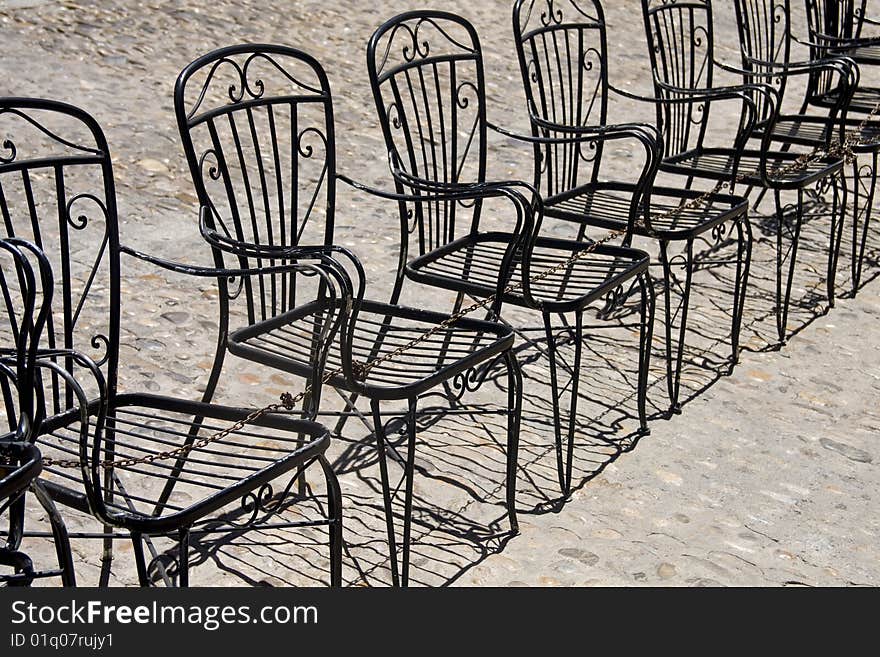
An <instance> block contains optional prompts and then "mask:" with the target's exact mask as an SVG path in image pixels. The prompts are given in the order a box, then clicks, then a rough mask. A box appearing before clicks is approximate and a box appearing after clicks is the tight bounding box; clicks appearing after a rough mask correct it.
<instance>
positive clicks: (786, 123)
mask: <svg viewBox="0 0 880 657" xmlns="http://www.w3.org/2000/svg"><path fill="white" fill-rule="evenodd" d="M827 125H828V120H827V119H825V118H823V117H821V116H802V115H794V116H781V117H780V118H779V120H778V121H777V122H776V124H775V125H774V126H773V135H772V139H773V140H774V141H780V142H789V143H792V144H798V145H801V146H812V147H815V146H822V145H823V144H824V143H825V128H826V126H827ZM833 130H834V136H836V135H837V134H838V132H839V130H840V122H839V121H838V122H836V123H835V125H834V128H833ZM846 131H847V132H848V133H849V132H855V133H857V135H858V139H859V141H860V142H861V145H859V146H856V147H855V148H854V149H853V150H854V151H855V152H857V153H870V152H873V151H875V150H877V149H880V122H878V121H868V122H867V123H865V124H864V125H863V122H862V120H861V119H847V120H846ZM763 135H764V130H763V129H761V128H758V129H757V130H755V136H756V137H762V136H763Z"/></svg>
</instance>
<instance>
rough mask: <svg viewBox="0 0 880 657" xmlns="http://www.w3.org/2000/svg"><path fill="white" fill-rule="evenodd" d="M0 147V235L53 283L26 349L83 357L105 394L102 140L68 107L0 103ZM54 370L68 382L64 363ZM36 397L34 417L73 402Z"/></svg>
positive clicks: (114, 229) (110, 246)
mask: <svg viewBox="0 0 880 657" xmlns="http://www.w3.org/2000/svg"><path fill="white" fill-rule="evenodd" d="M0 138H2V139H3V142H2V146H3V148H4V149H5V150H4V152H3V153H2V154H0V217H2V223H3V233H2V234H3V236H4V237H7V238H13V237H14V238H21V239H23V240H27V241H28V242H32V243H33V244H34V245H36V247H38V248H39V249H40V250H41V251H42V252H43V253H44V254H45V258H46V259H47V262H48V264H49V265H50V266H51V271H53V272H54V273H55V278H56V279H57V284H56V285H55V290H54V294H51V295H50V294H43V297H42V300H38V301H37V302H35V303H36V307H40V304H41V303H42V304H48V307H47V308H46V309H45V310H44V311H43V312H44V316H45V317H44V324H45V326H39V325H38V323H37V324H34V325H33V326H34V328H35V329H36V330H37V334H39V332H40V331H42V335H41V337H40V339H39V345H37V342H36V340H33V341H32V343H31V344H32V346H33V347H34V348H35V347H37V346H39V347H40V348H48V349H76V350H78V351H80V352H81V353H83V354H85V355H87V356H90V357H91V358H92V359H93V360H94V361H96V362H97V363H98V364H99V365H100V366H101V367H102V368H103V370H104V376H105V379H106V381H107V384H108V391H109V393H110V394H115V390H116V373H117V366H118V359H119V300H120V292H119V285H120V280H119V250H118V247H119V239H118V237H119V236H118V222H117V211H116V195H115V189H114V184H113V171H112V167H111V164H110V154H109V151H108V148H107V142H106V139H105V137H104V134H103V132H102V131H101V129H100V127H99V126H98V124H97V123H96V122H95V120H94V119H93V118H92V117H91V116H89V115H88V114H87V113H86V112H84V111H82V110H80V109H78V108H76V107H73V106H71V105H67V104H65V103H60V102H55V101H49V100H43V99H33V98H0ZM41 275H44V274H41ZM8 280H9V278H8V276H7V281H8ZM50 282H51V279H50ZM50 287H51V285H50ZM43 292H44V293H45V292H47V290H43ZM8 319H9V318H8V317H7V320H8ZM4 340H5V338H4ZM59 362H60V363H61V364H62V365H63V367H64V369H65V370H67V371H68V372H70V373H71V374H73V373H74V369H75V368H76V365H75V363H74V362H73V360H71V359H68V358H61V359H59ZM41 392H42V393H43V394H44V395H45V397H44V399H43V400H42V401H41V400H40V399H38V400H37V403H38V404H40V403H42V404H44V407H43V408H36V409H34V412H35V413H36V414H37V415H39V414H40V413H41V412H43V413H45V414H46V415H52V414H55V413H59V412H61V411H63V410H65V409H67V408H69V407H70V406H71V405H72V403H73V394H72V391H71V390H70V389H69V388H68V387H67V386H66V384H65V383H64V381H63V380H62V379H59V378H58V377H51V378H50V379H49V380H47V381H44V382H43V385H42V390H41ZM23 403H24V400H23Z"/></svg>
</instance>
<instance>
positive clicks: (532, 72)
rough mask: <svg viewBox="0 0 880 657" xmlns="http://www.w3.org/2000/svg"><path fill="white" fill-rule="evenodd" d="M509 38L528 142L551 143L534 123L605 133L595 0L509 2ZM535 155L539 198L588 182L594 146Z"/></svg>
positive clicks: (558, 147)
mask: <svg viewBox="0 0 880 657" xmlns="http://www.w3.org/2000/svg"><path fill="white" fill-rule="evenodd" d="M513 34H514V41H515V42H516V50H517V55H518V57H519V62H520V72H521V73H522V78H523V88H524V89H525V93H526V102H527V104H528V108H529V114H530V119H531V124H532V132H533V134H534V135H535V136H536V137H538V136H540V137H555V136H558V135H555V134H551V133H550V132H549V131H547V130H544V129H541V127H540V126H539V125H538V122H539V121H543V122H547V123H554V124H557V125H564V126H571V127H598V126H603V125H607V123H608V47H607V38H606V26H605V14H604V11H603V9H602V5H601V4H600V3H599V2H598V0H559V1H558V0H517V2H515V3H514V6H513ZM536 118H537V119H538V121H536V120H535V119H536ZM535 149H536V153H535V154H536V156H537V157H538V158H540V162H541V168H540V171H539V172H538V174H537V175H538V176H540V178H541V181H543V185H542V187H541V190H542V192H543V194H544V196H546V197H552V196H554V195H556V194H561V193H564V192H567V191H569V190H571V189H574V188H576V187H578V186H579V185H581V184H584V183H585V182H595V181H596V178H597V176H598V174H599V169H600V165H601V160H602V150H603V142H602V141H590V142H578V141H568V142H561V143H560V142H555V143H554V142H548V143H546V144H543V145H541V144H536V146H535ZM537 182H540V181H536V183H537Z"/></svg>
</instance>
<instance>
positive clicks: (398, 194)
mask: <svg viewBox="0 0 880 657" xmlns="http://www.w3.org/2000/svg"><path fill="white" fill-rule="evenodd" d="M397 161H398V160H397V158H396V157H395V155H394V153H389V165H390V168H391V173H392V176H393V177H394V181H395V183H396V184H397V186H398V187H397V189H398V191H395V192H390V191H386V190H380V189H376V188H374V187H370V186H369V185H365V184H363V183H361V182H358V181H356V180H353V179H352V178H350V177H348V176H345V175H343V174H337V178H338V179H339V180H341V181H342V182H344V183H346V184H348V185H350V186H351V187H353V188H354V189H357V190H359V191H363V192H366V193H368V194H372V195H374V196H377V197H379V198H385V199H389V200H395V201H399V202H405V203H415V204H420V203H433V202H440V203H442V202H453V201H463V200H479V199H486V198H506V199H507V200H509V201H510V202H511V204H512V205H513V207H514V209H515V211H516V225H515V226H514V228H513V230H512V231H511V234H512V235H513V236H514V239H512V240H511V243H510V246H509V247H508V249H507V252H506V253H505V256H504V261H505V262H507V261H509V260H511V259H512V258H513V256H514V255H515V253H516V252H517V251H518V250H519V249H520V248H522V247H523V245H524V244H526V243H528V242H530V241H531V240H532V239H533V238H534V237H535V236H536V234H537V232H538V230H539V228H540V218H541V216H542V215H543V206H544V204H543V200H542V199H541V195H540V194H539V193H538V191H537V190H536V189H535V188H534V186H532V185H530V184H528V183H526V182H523V181H520V180H506V181H491V182H476V183H454V182H440V181H433V180H424V179H422V178H418V177H417V176H413V175H412V174H410V173H408V172H406V171H404V170H403V169H402V168H401V167H399V166H398V165H397ZM401 189H406V190H409V193H405V192H402V191H400V190H401ZM404 230H405V228H404ZM527 270H528V267H527V266H526V263H525V262H524V264H523V267H522V274H523V287H522V291H523V296H524V297H525V298H526V303H530V304H537V301H536V300H535V299H534V298H533V297H532V296H531V292H530V289H529V285H528V280H527ZM501 271H502V272H503V271H504V267H503V266H502V268H501ZM506 285H507V282H506V281H505V280H503V278H502V277H499V280H498V285H497V288H496V294H497V296H498V299H500V298H501V296H502V293H503V290H504V288H505V287H506Z"/></svg>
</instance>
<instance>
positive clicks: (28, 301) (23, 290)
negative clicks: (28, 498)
mask: <svg viewBox="0 0 880 657" xmlns="http://www.w3.org/2000/svg"><path fill="white" fill-rule="evenodd" d="M0 258H2V264H0V290H2V297H3V301H4V303H3V307H4V310H5V314H4V315H3V319H4V321H2V322H0V332H2V335H3V338H2V341H0V345H2V346H0V390H2V394H3V412H4V413H5V415H6V419H7V422H8V426H9V432H8V433H7V434H5V435H4V436H2V437H0V515H2V514H3V513H4V512H6V511H8V514H7V515H8V523H7V529H6V532H5V535H6V544H5V545H4V546H3V547H0V564H2V565H4V566H9V567H12V569H13V572H12V573H11V574H6V573H2V574H0V582H3V583H6V584H8V585H9V586H28V585H30V584H31V582H33V580H35V579H43V578H47V577H59V576H60V578H61V582H62V584H63V585H65V586H75V585H76V574H75V571H74V565H73V556H72V553H71V549H70V540H69V538H68V533H67V528H66V527H65V525H64V521H63V519H62V518H61V515H60V514H59V513H58V509H57V508H56V506H55V504H54V503H53V501H52V499H51V497H50V496H49V495H48V493H47V491H46V488H45V486H44V484H43V482H42V481H41V480H39V479H38V477H39V475H40V473H41V471H42V456H41V454H40V450H39V449H38V448H37V447H36V445H34V442H33V441H34V433H33V430H32V422H31V419H30V418H31V415H30V412H31V405H30V395H24V396H22V395H20V393H19V391H20V390H21V389H26V390H30V389H33V384H34V373H35V362H36V360H37V348H38V343H39V336H40V335H41V333H42V331H43V327H44V326H45V323H46V318H47V316H48V312H49V304H50V300H51V296H52V292H51V290H52V285H51V269H50V267H49V263H48V261H47V260H46V258H45V257H44V256H43V254H42V253H41V252H40V251H39V250H38V249H36V248H35V247H34V246H33V245H31V244H28V243H27V242H23V241H21V240H16V239H10V240H0ZM46 292H48V294H45V293H46ZM28 491H30V492H32V493H33V495H34V497H35V498H36V499H37V501H38V502H39V504H40V506H41V507H42V508H43V511H44V512H45V514H46V517H47V519H48V521H49V525H50V527H51V530H52V531H51V536H52V539H53V542H54V545H55V551H56V555H57V558H58V568H57V569H49V570H35V569H34V565H33V562H32V561H31V559H30V557H28V555H27V554H25V553H24V552H22V551H21V550H20V548H21V542H22V539H23V538H24V535H25V525H26V515H25V506H24V502H25V494H26V493H27V492H28Z"/></svg>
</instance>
